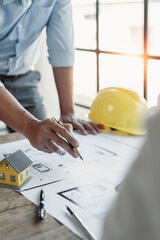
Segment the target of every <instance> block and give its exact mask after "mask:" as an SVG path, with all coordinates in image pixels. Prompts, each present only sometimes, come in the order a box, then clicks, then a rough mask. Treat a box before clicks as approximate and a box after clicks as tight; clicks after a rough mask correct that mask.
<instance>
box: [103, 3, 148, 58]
mask: <svg viewBox="0 0 160 240" xmlns="http://www.w3.org/2000/svg"><path fill="white" fill-rule="evenodd" d="M101 2H102V1H101ZM109 2H110V3H109ZM116 2H117V4H116ZM143 7H144V5H143V2H141V1H139V2H137V1H136V2H134V1H132V2H129V1H127V3H124V1H119V4H118V1H114V2H113V1H103V3H101V4H100V21H99V42H100V49H101V50H105V51H113V52H129V53H136V54H142V53H143V21H144V20H143V16H144V12H143Z"/></svg>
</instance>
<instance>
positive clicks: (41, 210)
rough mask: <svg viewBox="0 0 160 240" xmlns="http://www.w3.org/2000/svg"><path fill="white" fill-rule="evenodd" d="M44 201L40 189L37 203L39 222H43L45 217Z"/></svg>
mask: <svg viewBox="0 0 160 240" xmlns="http://www.w3.org/2000/svg"><path fill="white" fill-rule="evenodd" d="M44 199H45V194H44V191H43V189H41V192H40V202H39V206H38V217H39V219H40V220H43V219H45V218H46V217H47V213H46V209H45V202H44Z"/></svg>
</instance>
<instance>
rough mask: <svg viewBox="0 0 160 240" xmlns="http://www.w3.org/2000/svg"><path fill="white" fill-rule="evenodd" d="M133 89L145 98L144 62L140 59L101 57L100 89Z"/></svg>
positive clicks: (106, 55) (112, 56)
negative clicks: (112, 87) (113, 87)
mask: <svg viewBox="0 0 160 240" xmlns="http://www.w3.org/2000/svg"><path fill="white" fill-rule="evenodd" d="M111 86H115V87H123V88H129V89H133V90H135V91H136V92H138V93H139V94H140V95H141V96H143V60H142V59H141V58H138V57H127V56H117V55H110V54H101V55H100V89H102V88H106V87H111Z"/></svg>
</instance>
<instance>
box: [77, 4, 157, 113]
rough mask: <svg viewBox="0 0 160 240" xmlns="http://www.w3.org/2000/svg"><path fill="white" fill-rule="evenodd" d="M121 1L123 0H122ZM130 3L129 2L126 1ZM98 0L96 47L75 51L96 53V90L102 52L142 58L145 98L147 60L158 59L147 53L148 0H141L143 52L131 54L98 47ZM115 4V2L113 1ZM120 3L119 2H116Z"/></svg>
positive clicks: (97, 9)
mask: <svg viewBox="0 0 160 240" xmlns="http://www.w3.org/2000/svg"><path fill="white" fill-rule="evenodd" d="M122 3H123V1H122ZM128 3H130V2H128ZM100 4H101V3H100V2H99V0H96V49H88V48H78V47H76V48H75V50H76V51H85V52H93V53H95V54H96V60H97V76H96V79H97V86H96V89H97V92H98V91H99V85H100V84H99V83H100V67H99V55H100V54H101V53H103V54H112V55H119V56H131V57H136V58H137V57H138V58H141V59H142V60H143V93H144V95H143V96H144V98H145V99H146V100H147V72H148V60H150V59H154V60H160V56H154V55H150V54H148V9H149V0H143V4H144V8H143V9H144V20H143V22H144V24H143V54H133V53H125V52H114V51H103V50H100V48H99V7H100ZM114 4H116V3H114ZM118 4H120V3H118ZM74 104H75V106H79V107H83V108H86V109H89V108H90V106H87V105H83V104H79V103H78V102H76V101H75V103H74Z"/></svg>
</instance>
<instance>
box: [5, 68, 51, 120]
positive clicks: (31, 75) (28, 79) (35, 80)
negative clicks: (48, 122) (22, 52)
mask: <svg viewBox="0 0 160 240" xmlns="http://www.w3.org/2000/svg"><path fill="white" fill-rule="evenodd" d="M40 78H41V76H40V73H39V72H38V71H30V72H28V73H27V74H25V75H23V76H20V77H18V78H16V79H14V80H13V79H12V80H11V79H7V80H4V81H2V82H3V84H4V86H5V87H6V89H8V91H9V92H10V93H11V94H12V95H13V96H14V97H15V98H16V99H17V100H18V102H19V103H20V104H21V105H22V106H23V107H24V108H25V109H26V110H27V111H29V112H30V113H31V114H32V115H33V116H35V117H36V118H38V119H39V120H44V119H46V117H47V116H46V109H45V106H44V104H43V98H42V96H41V94H40V92H39V82H40Z"/></svg>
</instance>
